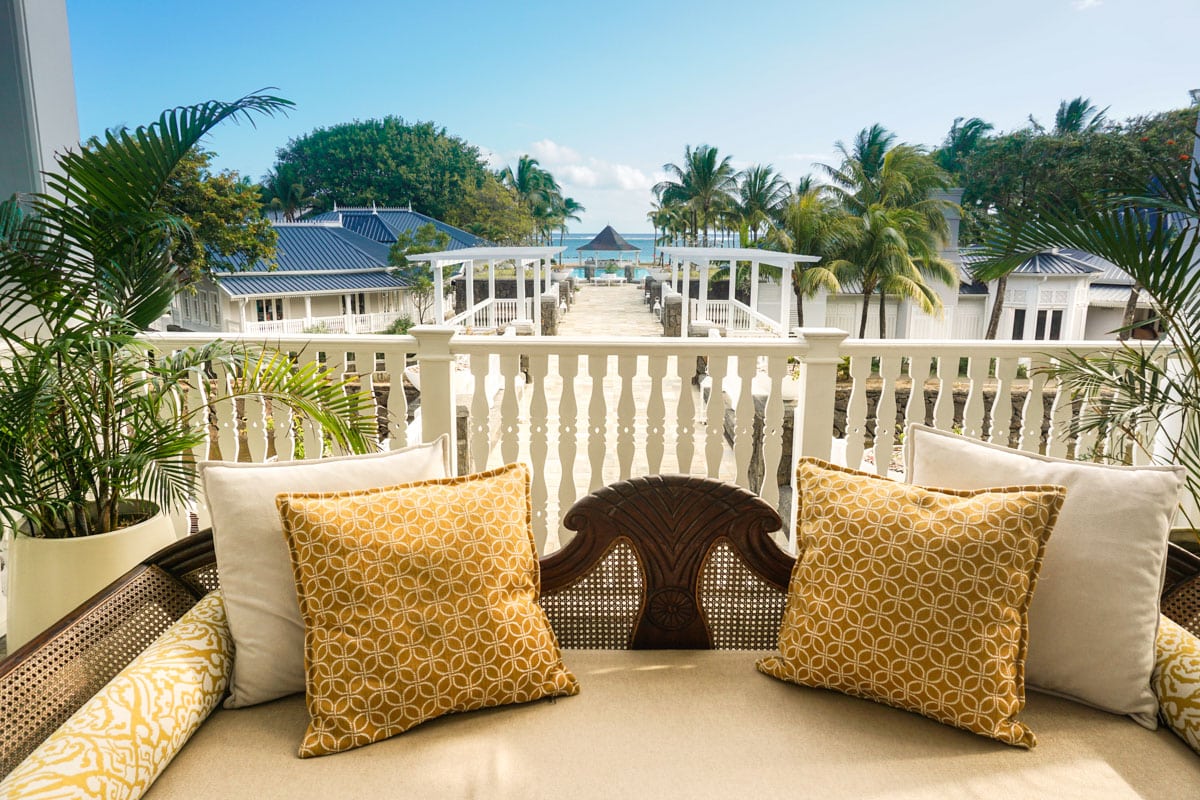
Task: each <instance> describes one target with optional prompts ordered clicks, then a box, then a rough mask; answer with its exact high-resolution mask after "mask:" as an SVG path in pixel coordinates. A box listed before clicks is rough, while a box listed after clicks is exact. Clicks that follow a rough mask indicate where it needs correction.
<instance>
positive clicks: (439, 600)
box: [278, 464, 579, 757]
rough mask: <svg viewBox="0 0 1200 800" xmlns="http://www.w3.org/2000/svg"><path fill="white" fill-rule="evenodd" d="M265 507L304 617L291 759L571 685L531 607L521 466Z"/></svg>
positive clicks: (532, 566) (530, 546) (528, 509)
mask: <svg viewBox="0 0 1200 800" xmlns="http://www.w3.org/2000/svg"><path fill="white" fill-rule="evenodd" d="M278 504H279V513H280V516H281V518H282V520H283V529H284V532H285V533H286V534H287V539H288V545H289V548H290V550H291V555H292V562H293V568H294V572H295V578H296V593H297V594H298V595H299V597H300V611H301V615H302V616H303V618H304V626H305V635H304V661H305V665H306V670H307V686H306V688H307V698H308V710H309V715H310V716H311V718H312V721H311V723H310V725H309V727H308V732H307V733H306V734H305V737H304V741H303V743H302V744H301V746H300V756H301V757H307V756H318V755H326V754H329V753H337V752H340V751H342V750H348V749H351V748H355V747H359V746H361V745H364V744H369V743H371V742H375V741H379V740H380V739H386V738H388V737H390V736H394V735H396V734H398V733H403V732H404V731H406V730H409V729H410V728H412V727H414V726H416V725H419V724H420V723H422V722H424V721H426V720H429V719H433V718H434V717H439V716H441V715H443V714H448V713H450V712H455V711H472V710H475V709H479V708H487V707H490V706H498V705H505V704H509V703H525V702H529V701H531V700H537V699H539V698H542V697H550V696H556V695H566V694H575V693H576V692H578V691H579V687H578V684H577V683H576V681H575V676H574V675H572V674H571V673H570V672H568V671H567V669H566V667H564V666H563V663H562V656H561V654H560V652H559V648H558V642H557V640H556V639H555V637H554V632H553V631H552V630H551V628H550V622H549V620H548V619H547V618H546V614H545V612H544V611H542V609H541V607H540V606H539V605H538V602H537V600H538V592H539V573H538V569H539V568H538V560H537V553H536V550H535V548H534V541H533V529H532V519H533V510H532V503H531V501H530V489H529V469H528V468H527V467H525V466H524V465H521V464H513V465H510V466H507V467H502V468H499V469H495V470H490V471H488V472H481V473H478V474H476V475H468V476H464V477H459V478H444V479H442V480H435V481H425V482H423V483H417V484H412V485H409V486H402V487H396V488H390V489H376V490H370V491H361V492H339V493H332V494H287V495H282V496H281V497H280V498H279V500H278Z"/></svg>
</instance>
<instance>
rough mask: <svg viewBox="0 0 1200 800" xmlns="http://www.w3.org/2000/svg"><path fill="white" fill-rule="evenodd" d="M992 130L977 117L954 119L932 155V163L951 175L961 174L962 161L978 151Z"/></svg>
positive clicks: (987, 123)
mask: <svg viewBox="0 0 1200 800" xmlns="http://www.w3.org/2000/svg"><path fill="white" fill-rule="evenodd" d="M992 130H993V126H992V124H991V123H990V122H984V121H983V120H981V119H980V118H979V117H971V118H970V119H964V118H962V117H955V118H954V122H953V123H952V124H951V125H950V131H949V133H947V134H946V139H945V141H944V142H942V146H941V147H940V148H938V149H937V150H936V151H935V152H934V154H933V159H934V161H935V162H937V165H938V166H939V167H941V168H942V169H944V170H945V171H946V172H949V173H951V174H952V175H956V174H958V173H960V172H962V169H963V161H964V160H965V159H966V158H967V157H968V156H970V155H971V154H972V153H974V152H975V151H976V150H978V149H979V145H980V143H981V142H982V141H983V140H984V139H985V138H986V137H987V135H988V134H989V133H991V132H992Z"/></svg>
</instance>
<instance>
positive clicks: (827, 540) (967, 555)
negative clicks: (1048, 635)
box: [758, 459, 1066, 747]
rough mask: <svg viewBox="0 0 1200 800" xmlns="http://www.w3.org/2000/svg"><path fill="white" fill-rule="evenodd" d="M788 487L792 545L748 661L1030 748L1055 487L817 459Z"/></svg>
mask: <svg viewBox="0 0 1200 800" xmlns="http://www.w3.org/2000/svg"><path fill="white" fill-rule="evenodd" d="M796 486H797V493H796V494H797V498H798V506H797V508H798V519H797V531H798V533H799V536H798V537H797V541H798V544H799V548H800V551H801V552H800V555H799V558H798V559H797V560H796V566H795V568H794V569H793V571H792V577H791V582H790V584H789V587H788V599H787V607H786V609H785V611H784V617H783V623H782V625H781V627H780V631H779V655H777V656H771V657H768V658H765V659H763V660H762V661H760V662H759V664H758V668H759V670H761V671H762V672H764V673H766V674H767V675H771V676H773V677H776V678H780V679H782V680H786V681H791V682H793V683H798V684H801V685H804V686H814V687H820V688H826V689H834V690H836V691H839V692H844V693H845V694H849V695H853V696H855V697H862V698H866V699H868V700H874V701H876V702H879V703H883V704H886V705H890V706H895V707H897V708H903V709H906V710H908V711H915V712H916V713H918V714H923V715H925V716H927V717H929V718H931V719H935V720H937V721H939V722H943V723H946V724H948V725H953V726H955V727H958V728H963V729H964V730H968V731H972V732H974V733H978V734H981V735H983V736H988V737H991V738H993V739H997V740H999V741H1001V742H1005V743H1006V744H1012V745H1019V746H1021V747H1033V746H1034V745H1035V744H1036V741H1037V740H1036V738H1035V737H1034V735H1033V732H1032V731H1031V730H1029V728H1028V727H1027V726H1026V725H1024V724H1023V723H1021V722H1019V721H1017V720H1016V715H1017V714H1018V713H1019V712H1020V711H1021V709H1023V708H1024V707H1025V676H1024V666H1025V652H1026V641H1027V635H1028V634H1027V624H1028V610H1029V601H1030V598H1031V596H1032V594H1033V589H1034V585H1035V584H1036V582H1037V574H1038V568H1039V567H1040V565H1041V561H1042V554H1043V552H1044V550H1045V546H1046V540H1047V538H1048V537H1049V535H1050V531H1051V530H1052V528H1053V527H1054V522H1055V520H1056V518H1057V516H1058V511H1059V509H1060V508H1061V507H1062V502H1063V498H1064V497H1065V496H1066V492H1065V490H1064V489H1063V488H1062V487H1059V486H1021V487H1003V488H996V489H984V490H979V491H962V492H959V491H947V490H937V489H923V488H920V487H917V486H911V485H908V484H902V483H897V482H895V481H891V480H888V479H886V478H880V477H878V476H875V475H870V474H867V473H865V472H858V471H856V470H851V469H845V468H842V467H837V466H834V465H833V464H828V463H826V462H824V461H819V460H817V459H802V460H801V462H800V463H799V465H798V466H797V469H796Z"/></svg>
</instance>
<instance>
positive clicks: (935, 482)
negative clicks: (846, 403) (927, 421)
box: [905, 425, 1184, 729]
mask: <svg viewBox="0 0 1200 800" xmlns="http://www.w3.org/2000/svg"><path fill="white" fill-rule="evenodd" d="M905 458H906V463H907V479H908V480H909V481H910V482H912V483H916V484H920V485H922V486H945V487H948V488H951V489H978V488H980V487H983V486H993V485H996V484H998V483H1053V484H1057V485H1060V486H1065V487H1067V500H1066V502H1065V503H1064V504H1063V508H1062V514H1061V515H1060V516H1059V519H1058V525H1057V526H1056V527H1055V529H1054V537H1053V539H1051V541H1050V544H1049V545H1048V546H1047V547H1046V558H1045V563H1044V564H1043V565H1042V572H1041V578H1040V580H1039V581H1038V590H1037V594H1036V595H1035V596H1034V598H1033V605H1032V606H1030V609H1029V658H1028V660H1027V661H1026V677H1027V678H1028V682H1029V685H1030V686H1032V687H1036V688H1038V689H1042V690H1044V691H1047V692H1049V693H1051V694H1057V695H1061V696H1063V697H1068V698H1071V699H1074V700H1079V701H1081V702H1083V703H1085V704H1087V705H1090V706H1094V707H1096V708H1099V709H1102V710H1105V711H1111V712H1113V713H1115V714H1128V715H1129V716H1131V717H1133V718H1134V719H1135V720H1137V722H1139V723H1140V724H1142V725H1144V726H1145V727H1147V728H1151V729H1153V728H1155V727H1156V726H1157V714H1158V702H1157V701H1156V700H1155V698H1154V692H1153V691H1151V689H1150V673H1151V672H1152V671H1153V669H1154V638H1155V633H1156V632H1157V630H1158V616H1159V612H1158V604H1159V593H1160V591H1161V589H1162V580H1163V570H1164V569H1165V567H1166V557H1167V535H1168V534H1169V533H1170V529H1171V521H1172V519H1173V518H1174V516H1175V508H1176V505H1177V504H1178V502H1179V492H1180V489H1181V488H1182V486H1183V474H1184V473H1183V469H1182V468H1181V467H1119V466H1110V465H1106V464H1092V463H1086V462H1079V461H1067V460H1065V459H1059V458H1049V457H1046V456H1040V455H1036V454H1033V453H1026V452H1022V451H1019V450H1012V449H1009V448H1007V447H1000V446H997V445H992V444H985V443H983V442H977V441H973V440H970V439H966V438H964V437H962V436H959V435H957V434H953V433H946V432H944V431H939V430H936V429H934V428H928V427H926V426H924V425H910V426H909V428H908V434H907V438H906V439H905Z"/></svg>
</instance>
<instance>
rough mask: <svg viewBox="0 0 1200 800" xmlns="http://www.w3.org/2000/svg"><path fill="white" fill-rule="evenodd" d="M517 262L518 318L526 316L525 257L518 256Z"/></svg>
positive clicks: (521, 318)
mask: <svg viewBox="0 0 1200 800" xmlns="http://www.w3.org/2000/svg"><path fill="white" fill-rule="evenodd" d="M516 262H517V317H516V318H517V319H520V320H523V319H526V317H525V259H523V258H518V259H516Z"/></svg>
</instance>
